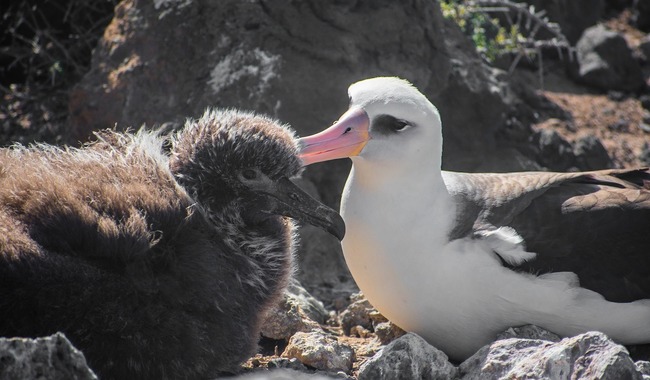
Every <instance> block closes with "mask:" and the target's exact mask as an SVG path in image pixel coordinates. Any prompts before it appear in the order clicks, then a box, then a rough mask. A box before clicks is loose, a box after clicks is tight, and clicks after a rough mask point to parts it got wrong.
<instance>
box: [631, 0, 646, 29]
mask: <svg viewBox="0 0 650 380" xmlns="http://www.w3.org/2000/svg"><path fill="white" fill-rule="evenodd" d="M632 19H633V22H634V25H635V26H636V27H637V28H638V29H640V30H642V31H644V32H650V3H649V2H648V1H647V0H634V11H633V17H632Z"/></svg>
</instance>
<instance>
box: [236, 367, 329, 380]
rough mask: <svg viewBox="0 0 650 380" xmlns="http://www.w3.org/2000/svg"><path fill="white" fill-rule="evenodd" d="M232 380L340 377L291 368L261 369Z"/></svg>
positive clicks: (322, 379) (301, 379)
mask: <svg viewBox="0 0 650 380" xmlns="http://www.w3.org/2000/svg"><path fill="white" fill-rule="evenodd" d="M230 379H231V380H333V379H340V377H330V376H327V375H323V374H320V373H305V372H302V371H295V370H290V369H276V370H271V371H259V372H254V373H249V374H246V375H241V376H237V377H232V378H230Z"/></svg>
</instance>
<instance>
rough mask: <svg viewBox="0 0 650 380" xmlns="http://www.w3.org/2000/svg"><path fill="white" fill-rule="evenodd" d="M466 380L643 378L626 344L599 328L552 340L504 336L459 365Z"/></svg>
mask: <svg viewBox="0 0 650 380" xmlns="http://www.w3.org/2000/svg"><path fill="white" fill-rule="evenodd" d="M460 371H461V373H462V379H463V380H475V379H476V380H478V379H502V378H526V379H533V378H535V379H542V378H546V379H611V380H614V379H639V380H640V379H641V378H642V375H641V373H639V371H638V370H637V368H636V366H635V364H634V362H633V361H632V359H631V358H630V355H629V354H628V352H627V350H626V349H625V347H623V346H621V345H618V344H616V343H614V342H612V341H611V340H610V339H609V338H607V336H605V335H604V334H602V333H599V332H589V333H585V334H581V335H578V336H575V337H572V338H565V339H562V340H561V341H559V342H556V343H553V342H549V341H546V340H538V339H519V338H512V339H503V340H498V341H496V342H494V343H492V344H490V345H488V346H485V347H483V348H481V349H480V350H479V351H478V352H477V353H476V354H474V355H473V356H472V357H470V358H469V359H467V360H466V361H464V362H463V363H462V364H461V365H460Z"/></svg>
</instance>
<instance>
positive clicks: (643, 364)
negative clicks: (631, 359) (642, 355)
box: [634, 360, 650, 380]
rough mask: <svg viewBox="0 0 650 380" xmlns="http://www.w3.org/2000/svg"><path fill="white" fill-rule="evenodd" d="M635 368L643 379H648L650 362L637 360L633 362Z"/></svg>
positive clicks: (649, 378) (649, 377)
mask: <svg viewBox="0 0 650 380" xmlns="http://www.w3.org/2000/svg"><path fill="white" fill-rule="evenodd" d="M634 366H635V367H636V370H637V371H639V373H640V374H641V375H642V376H643V380H650V362H648V361H645V360H639V361H638V362H636V363H634Z"/></svg>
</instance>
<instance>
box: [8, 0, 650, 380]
mask: <svg viewBox="0 0 650 380" xmlns="http://www.w3.org/2000/svg"><path fill="white" fill-rule="evenodd" d="M176 3H179V2H176ZM176 3H174V2H171V1H156V2H155V5H151V4H146V5H143V4H140V3H138V2H135V1H128V0H127V1H123V2H122V3H121V4H120V5H119V6H118V8H117V11H116V13H115V18H114V19H113V21H112V22H111V23H110V24H109V26H108V27H107V29H106V31H105V33H104V36H103V37H102V38H101V39H100V41H99V45H98V47H97V49H96V50H95V52H94V53H93V54H94V55H93V64H92V65H91V68H90V70H89V71H88V73H87V74H86V75H85V76H84V78H82V79H79V80H78V81H77V83H74V85H71V87H70V88H67V89H66V91H64V92H63V93H58V92H57V94H59V95H60V96H53V95H52V94H46V95H43V94H35V93H34V89H33V88H27V87H25V86H21V85H14V86H13V87H11V86H9V85H8V84H7V86H4V85H5V84H4V83H3V86H4V87H5V92H4V95H3V104H2V107H1V108H0V125H1V127H2V129H1V130H0V138H1V139H2V141H1V143H2V145H8V144H11V143H13V142H16V141H18V142H22V143H29V142H32V141H46V142H50V143H73V144H74V143H75V142H77V141H78V140H79V139H83V138H86V137H87V135H88V131H90V130H92V129H96V128H98V125H102V126H112V125H113V123H115V122H117V123H118V127H124V126H129V125H139V124H141V123H145V122H146V123H148V124H150V125H151V124H161V123H163V122H164V121H170V122H178V121H179V120H182V119H183V118H185V117H187V116H195V115H196V114H199V113H200V112H202V110H203V108H205V106H206V105H219V106H236V107H245V108H249V109H256V110H258V111H260V112H265V113H269V114H272V115H274V116H276V117H278V118H280V119H281V120H283V121H286V122H290V123H291V124H292V125H294V126H295V127H296V128H297V129H298V130H299V133H300V134H309V133H313V132H315V131H316V130H318V129H321V127H322V126H324V125H327V124H328V123H330V122H331V121H332V120H333V118H335V117H336V116H337V115H338V114H340V111H341V110H343V109H344V107H345V102H346V97H345V87H347V84H349V83H350V82H352V81H354V80H357V79H359V78H361V77H368V76H374V75H379V74H393V75H401V76H404V77H407V78H409V79H410V80H412V81H413V82H414V83H416V84H417V85H418V86H420V88H421V89H422V90H423V91H425V92H426V93H427V94H428V95H429V96H430V97H431V98H432V99H433V100H434V102H435V103H436V104H437V105H438V106H439V108H440V110H441V112H442V114H443V120H445V126H449V129H448V130H446V132H445V133H449V135H447V134H446V135H445V144H449V146H450V147H452V148H454V149H447V147H448V146H447V145H446V147H445V152H446V153H447V152H450V153H448V154H449V156H448V157H446V158H445V159H446V161H445V162H446V165H448V167H450V168H454V169H458V170H473V169H476V170H515V169H550V170H588V169H599V168H605V167H630V166H644V165H645V166H647V165H650V146H649V142H650V92H649V91H648V90H647V87H646V86H647V84H648V78H650V39H649V37H648V34H647V31H642V30H641V29H639V28H638V22H637V21H635V20H637V19H636V18H635V17H638V15H637V14H635V10H633V8H632V5H631V3H632V2H629V3H630V4H627V2H625V1H618V2H617V1H610V2H605V1H599V2H597V3H599V4H601V8H603V7H605V5H603V4H605V3H612V4H614V3H617V4H618V3H620V4H624V5H623V6H613V5H610V6H609V7H610V8H611V9H609V11H607V12H604V11H603V13H602V16H599V18H598V19H595V20H592V21H587V22H586V24H585V26H584V27H589V26H592V25H594V24H595V23H596V21H598V20H600V23H601V24H602V25H604V26H605V27H606V28H607V29H608V30H610V31H616V32H619V33H620V35H619V36H620V38H622V39H624V41H625V42H626V46H627V47H629V49H630V51H629V56H630V59H631V61H628V62H627V63H624V64H625V65H630V64H631V63H629V62H634V63H633V64H631V65H632V66H634V65H637V69H638V70H639V76H637V77H634V75H632V76H633V78H632V79H629V78H625V79H620V78H619V80H618V82H617V83H624V82H625V83H631V84H629V85H628V86H627V87H625V88H619V87H617V86H616V85H614V86H611V87H610V88H607V87H606V86H605V87H603V85H602V83H589V77H588V76H587V77H580V76H579V75H576V74H575V69H574V70H573V71H572V69H567V68H566V67H567V65H568V66H571V65H572V64H571V63H567V62H566V61H558V60H553V59H551V60H548V61H545V62H544V63H543V65H542V69H543V76H542V78H543V80H542V81H540V75H539V71H537V68H532V69H531V68H530V67H524V66H520V67H519V68H518V69H516V70H515V72H514V73H512V74H508V73H504V72H500V73H499V74H498V75H497V76H496V77H498V78H502V80H501V81H499V82H498V83H496V82H492V81H495V79H494V78H495V76H494V75H493V74H492V73H491V71H490V69H489V68H487V67H485V65H484V63H483V62H482V61H481V60H480V58H479V57H478V55H477V54H476V53H475V52H473V50H472V51H470V50H471V49H472V47H471V44H470V43H469V42H468V41H467V39H466V38H465V36H463V35H462V33H460V32H459V31H458V30H457V28H455V26H454V25H450V23H449V22H443V21H442V18H441V17H440V12H439V10H438V9H431V5H430V4H428V5H418V6H419V7H422V8H424V9H415V10H410V9H406V10H404V9H402V8H400V7H401V6H398V5H395V4H394V2H393V3H391V2H388V1H385V2H381V1H379V2H376V3H375V6H374V7H366V8H364V7H363V6H362V5H359V6H358V7H352V6H351V7H350V8H349V9H348V8H345V9H343V10H341V9H340V7H346V5H341V4H338V3H337V4H334V5H332V4H329V5H327V6H325V5H322V4H324V3H326V2H318V1H316V2H308V3H311V6H310V7H308V8H309V9H307V10H306V9H305V8H303V7H300V6H298V5H295V4H289V5H287V4H282V5H276V6H275V7H274V6H270V5H269V6H267V7H263V8H264V9H263V11H259V10H257V8H253V7H254V5H251V4H252V3H253V2H250V4H249V3H247V4H245V5H241V4H239V2H236V1H223V2H220V4H219V5H212V4H209V3H202V5H203V8H200V7H199V8H193V6H192V4H193V2H192V1H187V2H183V4H185V5H182V6H176V5H174V4H176ZM334 3H336V2H334ZM549 3H551V2H549ZM552 3H553V4H556V3H562V2H552ZM587 3H588V2H587ZM170 4H172V5H170ZM179 4H180V3H179ZM206 4H208V5H206ZM214 4H216V3H214ZM277 4H279V3H277ZM589 5H591V3H589ZM589 5H587V6H589ZM583 6H585V5H584V4H583ZM220 7H221V8H220ZM391 7H392V8H391ZM213 8H214V9H213ZM197 9H198V10H197ZM383 9H388V11H385V10H383ZM210 12H213V13H210ZM310 12H314V13H317V14H316V15H314V14H312V13H310ZM319 12H320V13H319ZM355 12H359V13H362V14H363V16H364V18H363V20H374V21H372V22H370V21H363V22H356V21H354V22H353V21H351V20H353V19H352V17H354V16H355V15H356V16H358V14H355ZM373 12H375V13H373ZM203 13H205V14H212V15H213V16H212V17H205V18H204V17H203V16H202V14H203ZM551 13H552V12H551ZM414 15H417V16H414ZM422 15H424V16H422ZM430 15H432V16H430ZM366 16H367V17H366ZM418 17H420V18H418ZM414 18H418V19H417V20H416V21H417V22H415V21H412V20H413V19H414ZM206 19H207V20H209V21H210V22H209V23H208V22H206ZM143 20H147V21H148V22H145V21H143ZM230 20H238V21H241V22H233V23H231V22H230ZM296 20H298V21H300V20H307V21H305V25H303V24H300V23H298V21H296ZM382 20H383V21H382ZM196 24H198V25H199V27H195V25H196ZM420 24H423V25H425V26H423V27H421V29H417V30H416V31H415V32H417V33H420V34H426V35H427V36H428V39H427V42H428V43H427V44H425V46H423V45H422V41H420V40H410V38H412V36H413V35H417V33H415V32H413V30H411V29H408V28H403V27H402V26H403V25H408V26H409V27H412V28H417V25H420ZM576 24H578V23H576ZM278 25H280V26H281V27H278ZM306 25H309V27H307V26H306ZM376 25H382V26H383V28H382V29H380V30H377V28H376ZM394 25H395V27H394V28H393V26H394ZM176 26H178V27H176ZM211 28H213V29H211ZM296 28H307V30H306V31H305V30H303V29H300V33H297V32H296V30H297V29H296ZM310 28H311V29H310ZM349 28H353V29H352V30H351V31H350V30H349ZM354 28H357V29H354ZM402 29H404V30H402ZM406 29H408V30H406ZM442 29H445V33H439V30H442ZM198 31H201V33H199V32H198ZM581 32H582V30H580V33H581ZM580 33H577V37H576V42H578V41H577V39H578V37H579V36H580ZM443 35H444V38H443V37H442V36H443ZM188 36H189V37H188ZM260 36H265V38H262V37H260ZM305 36H306V37H305ZM394 36H397V37H394ZM190 37H191V38H190ZM98 38H99V36H98ZM305 39H306V41H307V42H305ZM189 40H191V41H194V42H195V44H188V43H187V41H189ZM269 41H271V42H269ZM332 41H344V42H345V43H344V44H342V45H343V47H340V46H339V45H337V44H336V43H333V42H332ZM409 44H410V45H409ZM195 46H196V47H195ZM314 46H316V47H318V49H316V50H314ZM367 46H373V47H374V48H373V49H374V50H373V49H369V48H367ZM403 46H417V48H418V49H412V50H413V51H404V48H403ZM162 47H164V48H162ZM211 49H212V50H211ZM440 51H444V52H445V54H439V52H440ZM379 52H381V54H379ZM391 54H393V55H391ZM278 57H282V60H280V58H278ZM384 57H386V58H384ZM393 57H398V59H393ZM450 61H452V63H449V62H450ZM280 62H281V64H280ZM458 62H461V66H460V68H459V67H457V66H455V65H458ZM242 67H244V68H245V69H242ZM360 67H362V69H360ZM217 68H218V69H219V70H217ZM633 71H634V70H622V71H621V72H623V73H629V72H633ZM572 72H573V74H571V73H572ZM215 73H217V74H219V75H224V76H226V77H227V78H231V79H229V80H221V81H220V80H218V79H220V78H215V77H214V75H216V74H215ZM472 75H475V77H473V76H472ZM228 76H229V77H228ZM597 76H598V77H599V78H603V77H605V75H604V74H602V73H600V74H597ZM615 82H616V81H615ZM522 83H523V84H522ZM492 84H494V85H495V86H503V87H508V86H511V87H512V88H515V89H516V88H519V87H521V86H525V87H526V91H517V90H515V91H514V92H515V93H517V95H516V96H515V97H516V98H517V99H515V100H512V99H510V98H509V96H508V95H504V94H505V93H508V91H503V92H499V93H497V94H495V93H494V92H490V91H488V89H487V88H488V87H489V86H490V85H492ZM57 91H58V90H57ZM61 91H63V90H61ZM529 93H533V94H535V95H534V96H533V95H526V94H529ZM486 94H489V95H486ZM520 98H523V99H524V100H523V101H522V100H521V99H520ZM531 98H534V99H533V100H530V99H531ZM269 99H272V100H273V101H271V100H269ZM472 102H473V103H472ZM540 105H542V106H540ZM472 106H476V108H478V109H480V110H479V112H477V113H473V112H467V115H464V114H462V113H459V115H455V114H454V110H455V109H456V108H462V107H465V108H467V109H469V108H471V107H472ZM493 109H494V110H495V111H492V110H493ZM504 115H505V116H504ZM513 115H514V116H513ZM157 117H160V118H157ZM513 117H514V119H516V122H515V123H513V124H512V125H514V126H515V127H512V128H511V129H507V130H506V129H502V128H501V126H502V125H511V124H508V123H509V122H510V120H511V119H512V118H513ZM506 119H507V120H506ZM468 126H470V127H473V128H474V129H472V130H469V131H468V130H467V129H463V128H469V127H468ZM513 128H514V129H513ZM448 131H451V132H448ZM504 131H505V132H504ZM464 135H468V136H472V137H474V136H477V138H470V139H467V140H470V141H471V140H477V141H480V142H481V144H480V145H471V143H468V142H467V141H466V140H464V139H461V138H459V137H458V136H464ZM494 136H501V137H494ZM503 136H506V137H507V138H503ZM601 148H602V149H601ZM467 151H469V152H472V153H474V154H473V156H475V157H479V158H478V159H473V160H472V158H471V157H470V158H466V157H465V156H463V155H462V154H460V153H455V152H461V153H462V152H467ZM495 152H496V153H495ZM511 162H517V163H518V164H517V165H518V166H517V165H515V166H513V165H512V164H511ZM346 171H347V168H346V166H345V164H339V165H338V166H327V167H326V166H321V167H318V168H315V170H311V169H310V170H308V171H307V172H306V173H305V183H304V185H305V187H306V188H307V189H308V190H309V189H311V192H312V194H314V195H317V196H320V197H321V198H322V199H323V200H324V201H325V202H326V203H329V204H330V205H332V206H336V203H337V202H338V200H337V199H338V192H339V191H340V188H341V187H342V181H343V180H344V178H345V172H346ZM302 240H303V243H302V248H301V250H300V252H299V266H300V270H299V273H298V276H297V277H298V278H299V280H300V282H301V283H302V285H300V284H295V285H294V286H293V287H292V288H291V289H290V291H289V292H288V293H287V295H286V297H285V299H284V301H283V302H282V303H281V304H280V305H278V306H277V307H276V309H274V310H273V311H272V312H271V313H270V314H269V318H268V320H267V322H266V323H265V324H264V328H263V331H262V335H263V338H262V339H261V341H260V354H258V355H256V356H255V357H253V358H251V359H249V360H248V361H247V362H246V363H245V365H244V370H245V372H250V374H249V375H248V376H251V377H250V378H253V377H254V376H257V374H258V373H259V372H258V371H260V370H263V369H267V368H271V369H275V368H289V369H294V370H298V371H302V372H306V373H314V372H317V373H318V374H319V376H328V377H337V378H359V379H377V378H391V377H390V376H391V374H392V375H395V374H396V373H401V374H402V377H401V378H449V377H463V378H467V379H474V378H481V377H483V378H486V377H487V378H494V377H497V374H500V375H505V374H509V376H512V377H513V378H518V377H528V378H534V377H539V376H543V375H544V374H540V373H539V372H535V371H539V368H542V369H543V370H545V371H547V372H546V375H547V376H549V375H548V374H549V373H551V374H552V373H555V374H558V376H559V375H562V374H564V375H566V374H567V373H579V371H585V370H590V371H593V372H592V373H596V374H600V375H602V376H595V377H608V378H635V379H636V378H641V376H642V375H641V374H642V373H643V374H644V376H650V363H647V362H645V361H639V360H641V359H644V360H648V359H650V356H643V354H639V355H636V356H635V358H634V359H635V360H637V362H636V364H635V362H634V361H633V360H632V359H631V358H630V357H629V356H628V355H627V353H626V352H624V350H623V349H622V348H621V347H620V346H618V345H615V344H614V343H612V342H611V341H608V340H607V338H606V337H604V336H602V335H599V334H586V335H584V336H579V337H575V338H571V339H567V340H561V341H560V339H559V338H558V337H555V336H553V335H552V334H549V333H546V332H543V331H540V330H539V329H535V328H524V329H521V330H513V331H509V332H504V335H503V336H502V337H501V338H502V340H500V341H499V342H496V343H494V344H493V345H491V346H489V347H487V348H485V349H483V350H481V351H480V352H479V353H477V356H475V357H472V358H470V359H469V360H468V361H466V362H465V363H449V362H448V361H447V359H446V357H445V356H444V354H442V353H441V352H439V351H437V350H436V349H435V348H433V347H431V346H429V345H427V344H426V343H425V342H423V341H421V339H419V338H418V337H416V336H414V335H412V334H406V335H404V334H405V333H404V332H403V331H401V330H400V329H399V328H398V327H396V326H394V325H392V324H391V323H390V322H388V321H386V320H385V319H383V317H382V316H381V315H380V314H379V313H378V312H377V311H376V310H374V309H373V308H372V306H371V305H370V304H369V303H368V302H367V301H366V300H365V299H364V298H363V296H362V295H361V294H359V293H357V291H358V289H356V286H355V285H354V283H353V281H352V279H351V277H350V275H349V273H347V272H346V270H345V267H344V263H343V261H342V257H341V252H340V247H338V245H337V244H338V243H336V242H332V241H331V240H327V237H323V236H322V235H318V232H314V231H307V232H306V233H304V234H303V238H302ZM319 260H320V261H319ZM303 286H304V288H307V289H308V290H309V292H310V293H311V295H310V294H309V293H308V292H307V291H306V290H305V289H304V288H303ZM513 337H521V338H530V339H527V340H526V341H525V342H524V341H523V340H516V339H514V340H513V339H511V338H513ZM522 342H524V343H525V344H524V343H522ZM524 346H525V347H524ZM387 347H388V348H387ZM382 349H384V350H383V352H382V353H381V354H380V351H381V350H382ZM551 353H556V354H557V356H553V355H554V354H551ZM499 355H502V357H507V358H508V360H507V362H508V363H504V361H502V362H499V360H498V357H499ZM489 358H492V359H489ZM489 360H492V361H489ZM400 363H401V364H400ZM404 363H407V364H404ZM431 363H435V365H433V364H431ZM486 363H491V367H490V368H491V371H492V372H486V371H487V370H484V369H483V368H484V367H485V364H486ZM531 363H543V365H541V366H539V368H538V369H534V368H530V366H531ZM579 363H583V364H579ZM584 363H592V364H593V365H592V364H584ZM598 363H610V364H611V365H610V364H607V365H603V366H600V367H598V365H599V364H598ZM452 364H453V365H452ZM382 365H384V367H381V366H382ZM579 365H583V367H581V368H582V369H580V368H577V367H578V366H579ZM391 366H392V367H391ZM362 367H363V369H362ZM407 367H408V368H407ZM390 371H397V372H390ZM409 371H412V372H409ZM553 371H556V372H553ZM567 371H568V372H567ZM576 371H578V372H576ZM598 371H601V372H598ZM264 373H265V372H264ZM560 377H561V376H560ZM646 378H647V377H646Z"/></svg>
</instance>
